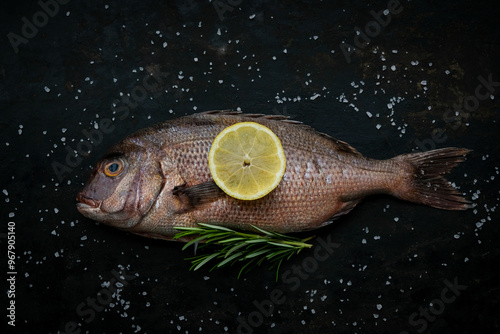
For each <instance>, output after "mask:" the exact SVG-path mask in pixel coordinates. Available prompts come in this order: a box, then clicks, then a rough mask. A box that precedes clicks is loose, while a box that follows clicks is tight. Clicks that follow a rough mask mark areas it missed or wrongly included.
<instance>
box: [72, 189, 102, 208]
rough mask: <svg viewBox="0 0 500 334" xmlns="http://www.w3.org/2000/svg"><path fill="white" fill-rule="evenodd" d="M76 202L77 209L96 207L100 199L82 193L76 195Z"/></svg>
mask: <svg viewBox="0 0 500 334" xmlns="http://www.w3.org/2000/svg"><path fill="white" fill-rule="evenodd" d="M76 200H77V201H78V203H77V204H76V206H77V207H78V208H79V209H91V208H92V209H97V208H98V207H99V206H100V201H96V200H93V199H92V198H89V197H86V196H85V195H83V194H82V193H80V194H78V195H77V196H76Z"/></svg>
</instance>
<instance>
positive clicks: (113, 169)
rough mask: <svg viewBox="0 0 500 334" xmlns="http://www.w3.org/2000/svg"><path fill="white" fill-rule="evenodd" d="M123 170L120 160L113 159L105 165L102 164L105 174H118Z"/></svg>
mask: <svg viewBox="0 0 500 334" xmlns="http://www.w3.org/2000/svg"><path fill="white" fill-rule="evenodd" d="M122 171H123V162H121V161H120V160H113V161H111V162H108V163H107V164H106V166H104V174H106V175H107V176H111V177H114V176H118V175H120V173H121V172H122Z"/></svg>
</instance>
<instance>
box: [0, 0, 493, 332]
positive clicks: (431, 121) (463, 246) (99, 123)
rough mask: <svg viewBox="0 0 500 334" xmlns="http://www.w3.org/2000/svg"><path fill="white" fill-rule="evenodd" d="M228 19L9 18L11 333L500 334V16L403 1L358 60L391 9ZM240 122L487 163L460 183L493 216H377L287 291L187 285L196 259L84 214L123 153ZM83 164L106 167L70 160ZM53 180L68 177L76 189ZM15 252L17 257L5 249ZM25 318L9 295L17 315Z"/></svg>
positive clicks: (85, 8)
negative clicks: (179, 127) (172, 131)
mask: <svg viewBox="0 0 500 334" xmlns="http://www.w3.org/2000/svg"><path fill="white" fill-rule="evenodd" d="M228 3H229V2H226V1H215V2H213V3H209V2H199V3H198V2H195V1H178V2H162V1H137V2H133V1H121V2H119V1H111V2H99V1H91V2H78V1H69V2H68V3H67V4H64V5H59V6H58V7H59V8H58V9H57V10H55V9H54V7H52V14H53V15H52V16H49V15H46V16H45V17H46V18H47V20H46V21H47V22H44V21H43V20H44V16H43V15H38V16H37V13H38V12H39V11H41V10H42V7H41V6H40V4H38V3H37V2H35V1H18V2H5V3H3V4H2V10H1V11H0V27H1V33H2V44H1V49H0V50H1V52H0V110H1V111H2V116H3V117H2V119H1V121H0V126H1V131H0V145H2V154H1V160H0V162H1V164H0V180H1V181H0V182H1V186H0V188H1V189H2V191H3V192H2V193H1V194H0V196H2V199H1V201H2V206H1V209H0V210H1V212H0V215H1V217H2V223H3V226H4V229H3V230H2V232H1V233H7V230H6V227H5V226H6V224H7V222H8V221H12V222H15V224H16V245H15V246H16V249H15V251H16V271H17V281H16V291H15V292H16V296H15V301H16V327H15V328H12V327H10V326H8V325H7V324H6V323H7V318H6V317H5V316H4V320H3V321H2V322H3V323H2V326H4V324H5V326H8V330H9V332H13V333H33V332H39V333H48V332H52V333H55V332H58V331H60V332H64V331H65V327H66V326H67V328H69V327H71V325H72V323H71V322H75V323H78V324H77V325H76V326H77V329H78V330H81V332H82V333H87V332H88V333H132V332H139V333H157V332H167V333H170V332H180V333H186V332H188V333H198V332H201V333H221V332H226V331H227V332H230V333H235V332H238V330H239V331H240V332H243V333H245V332H250V330H249V329H251V330H253V332H254V333H288V332H303V333H318V332H326V331H328V332H332V331H333V332H357V333H375V332H376V333H400V332H401V331H407V332H410V333H417V332H419V333H422V332H427V333H497V332H500V329H499V328H500V324H499V321H498V313H499V309H500V307H499V306H500V305H499V303H500V301H499V298H500V293H499V283H498V281H499V278H500V277H499V274H498V273H497V267H498V263H499V262H500V261H499V260H500V252H499V248H498V239H499V234H500V228H499V227H498V221H499V219H498V218H499V214H498V205H499V190H498V189H499V187H498V177H499V175H498V173H499V165H498V161H500V152H499V145H498V142H499V140H500V135H499V126H498V121H499V104H498V91H499V90H500V84H498V83H497V82H498V81H500V68H499V65H498V55H499V54H500V45H499V42H498V36H499V35H500V29H499V25H498V13H499V9H498V5H496V4H493V2H491V3H488V2H475V1H465V0H464V1H459V2H451V1H445V2H443V1H441V2H438V1H411V2H406V1H402V2H401V5H402V10H401V11H400V12H398V13H397V14H391V20H390V22H389V20H388V18H387V17H383V18H382V19H381V20H382V23H383V25H385V27H382V28H381V29H380V31H379V32H378V34H377V33H376V32H377V31H375V30H373V31H371V32H368V33H370V34H371V35H372V37H370V39H371V42H370V44H369V45H360V47H358V49H359V50H358V51H356V52H354V53H352V54H350V56H349V57H350V62H349V61H347V59H346V57H345V56H344V54H343V52H342V49H341V43H342V42H345V43H348V44H350V45H355V41H354V39H355V36H356V32H355V30H354V29H355V27H360V29H361V30H362V31H365V25H366V24H367V23H369V22H370V21H372V20H374V16H373V15H372V14H371V13H370V11H372V10H373V11H374V13H375V16H377V13H378V12H380V11H381V10H383V9H385V8H387V7H388V2H387V1H377V2H372V3H370V4H369V5H368V4H365V3H364V2H361V1H355V2H344V3H341V2H335V3H329V2H325V3H316V2H307V1H285V2H274V1H269V2H267V1H258V2H254V1H241V2H240V3H239V4H237V5H235V3H238V1H234V2H232V3H233V4H232V5H229V4H228ZM223 4H226V6H227V7H225V8H226V11H225V12H224V13H221V9H220V8H222V7H218V8H219V13H218V11H217V10H216V8H215V7H216V6H222V5H223ZM214 5H216V6H214ZM397 8H398V9H400V8H401V7H397ZM49 11H50V9H49ZM34 15H35V20H39V21H38V23H39V25H40V27H39V28H38V29H37V31H36V33H35V32H34V31H29V29H28V30H26V29H25V31H24V33H28V34H29V33H31V35H32V36H28V37H29V38H26V43H24V44H20V45H19V47H18V50H17V51H18V52H17V53H16V52H15V50H14V48H13V47H12V45H11V43H10V42H9V38H8V34H9V33H14V34H17V35H19V36H22V34H23V31H22V30H23V24H25V21H30V22H33V16H34ZM23 17H26V20H25V21H23V20H22V18H23ZM40 20H41V21H40ZM384 20H385V21H384ZM368 28H370V26H369V27H368ZM372 28H373V29H375V28H376V25H372ZM10 36H11V38H12V35H10ZM361 36H363V35H361ZM23 38H24V37H23ZM361 42H362V41H361ZM344 47H345V44H344ZM150 73H152V74H154V76H150ZM487 81H490V82H493V83H491V84H489V85H487V86H488V87H487V88H485V87H484V82H487ZM488 92H489V94H488ZM488 95H491V97H490V96H488ZM464 102H465V103H466V105H465V107H464ZM476 102H477V103H476ZM113 104H115V105H114V106H113ZM228 108H234V109H235V108H241V109H242V110H244V111H245V112H250V113H267V114H287V115H292V116H294V118H295V119H297V120H300V121H303V122H305V123H306V124H308V125H311V126H313V127H314V128H316V129H317V130H318V131H321V132H325V133H327V134H330V135H332V136H334V137H336V138H338V139H340V140H344V141H346V142H348V143H349V144H351V145H352V146H353V147H355V148H357V149H358V150H359V151H360V152H361V153H362V154H363V155H365V156H367V157H371V158H379V159H382V158H388V157H391V156H394V155H397V154H400V153H405V152H410V151H412V150H414V149H417V148H418V147H420V149H429V148H431V147H432V146H435V147H446V146H456V147H467V148H471V149H473V150H474V152H473V153H472V154H471V155H470V156H469V158H468V160H467V161H466V162H465V163H463V164H461V165H460V166H459V167H458V168H457V169H456V170H455V171H454V172H453V173H452V175H450V180H452V181H454V182H455V184H456V185H458V186H460V190H461V191H463V192H464V193H465V194H466V195H467V197H468V198H470V199H472V200H473V201H474V202H475V203H476V205H477V206H476V208H475V209H473V210H469V211H465V212H450V211H442V210H437V209H433V208H428V207H424V206H420V205H415V204H411V203H406V202H401V201H398V200H395V199H393V198H390V197H383V196H381V197H372V198H369V199H367V200H366V201H364V202H362V203H361V204H360V205H359V206H358V207H357V208H356V210H354V211H353V212H352V213H350V214H349V215H346V216H344V217H342V218H341V219H340V220H338V221H337V222H336V223H335V224H332V225H330V226H329V227H327V228H324V229H322V230H320V232H318V238H317V239H316V241H315V246H314V247H313V250H311V252H309V253H307V252H304V253H301V254H300V255H299V256H298V257H295V258H294V259H292V260H291V261H290V262H288V263H286V265H284V266H283V268H282V269H281V275H280V279H279V281H278V282H277V283H276V282H275V281H274V272H271V271H267V270H265V268H262V270H257V271H254V272H252V273H250V274H249V275H247V276H245V277H244V278H243V279H240V280H237V279H236V278H235V277H236V274H237V270H232V269H231V268H228V269H224V270H220V271H213V272H208V271H207V270H200V271H197V272H189V271H188V269H189V263H188V262H186V261H184V260H183V258H184V257H186V256H188V255H190V254H191V253H190V252H188V251H185V252H182V251H181V249H180V248H181V245H179V244H176V243H169V242H165V241H155V240H149V239H146V238H141V237H138V236H134V235H131V234H128V233H125V232H121V231H118V230H116V229H113V228H110V227H107V226H103V225H97V224H95V223H93V222H92V221H89V220H87V219H85V218H84V217H82V216H81V215H80V214H79V213H78V212H77V210H76V208H75V200H74V198H75V195H76V193H77V192H78V191H79V190H80V189H81V187H82V183H83V182H84V181H85V180H86V178H87V177H88V175H89V174H90V168H91V166H92V165H94V164H95V162H96V161H97V160H98V159H99V158H100V156H101V155H102V154H104V152H105V151H106V150H107V149H108V148H109V147H111V146H112V145H113V144H115V143H116V142H118V141H119V140H120V139H122V138H123V137H124V136H126V135H128V134H130V133H132V132H133V131H135V130H137V129H140V128H143V127H146V126H149V125H152V124H154V123H156V122H160V121H163V120H167V119H172V118H174V117H179V116H183V115H185V114H192V113H194V112H199V111H204V110H211V109H228ZM454 108H455V109H457V108H458V109H460V110H457V111H453V110H451V109H454ZM450 110H451V111H450ZM96 128H98V129H99V130H100V132H99V133H100V135H98V134H96V133H97V131H94V130H96ZM92 135H93V136H94V137H91V138H93V143H91V142H90V141H87V140H88V137H89V136H92ZM81 140H84V141H87V142H86V143H87V144H86V145H87V146H86V147H84V144H79V143H80V141H81ZM78 145H80V146H78ZM78 147H79V148H80V149H81V151H82V152H83V151H84V150H85V149H87V150H90V151H91V152H90V153H89V154H86V153H85V154H80V155H79V157H76V158H75V157H71V159H69V160H68V161H66V160H67V156H68V151H70V152H72V151H73V150H75V149H78ZM80 158H81V159H80ZM56 163H58V164H60V165H57V164H56ZM55 165H56V166H59V168H64V169H61V170H60V171H59V175H58V174H57V173H56V172H55V171H54V166H55ZM70 165H71V166H70ZM62 166H66V167H62ZM329 242H330V243H334V244H333V245H330V248H328V247H327V246H325V245H327V244H328V243H329ZM0 243H1V245H2V249H3V252H5V253H4V254H6V248H7V246H6V244H7V239H6V235H5V234H2V237H1V238H0ZM316 249H317V251H315V250H316ZM328 250H330V251H332V252H333V253H332V254H330V253H329V252H328ZM3 258H4V260H2V261H3V263H6V261H7V259H6V256H3ZM121 267H124V268H125V275H126V276H125V278H128V279H127V280H124V281H123V282H124V283H122V285H121V286H119V287H118V289H119V293H118V294H114V295H113V296H112V297H111V302H110V301H109V299H106V298H107V296H108V291H110V290H113V289H110V288H106V286H107V285H108V283H110V281H112V280H114V276H115V270H118V271H119V270H120V268H121ZM2 268H5V267H2ZM5 270H6V271H7V269H5ZM130 275H134V276H133V277H135V279H131V278H130ZM5 276H7V275H5ZM445 280H446V281H445ZM4 282H5V281H4ZM453 283H455V285H458V288H457V287H455V288H454V289H451V288H449V287H448V285H453ZM111 285H112V286H114V284H113V282H111ZM6 290H7V288H5V290H4V291H6ZM453 291H455V293H454V292H453ZM100 292H101V293H102V294H103V295H102V297H101V296H99V298H100V300H101V303H99V302H98V301H97V302H96V303H97V304H95V305H94V308H92V306H90V305H91V304H92V298H96V297H98V294H99V293H100ZM268 300H273V307H272V310H270V307H269V303H268V302H266V301H268ZM8 302H9V299H8V298H6V296H4V297H3V299H2V305H3V306H4V310H5V309H6V307H7V305H8V304H7V303H8ZM431 302H433V303H434V308H431V309H430V310H429V303H431ZM102 304H104V306H103V305H102ZM261 305H265V309H262V308H261ZM90 309H93V310H94V311H92V312H90V311H89V310H90ZM426 309H427V311H426ZM270 311H272V312H270ZM432 311H434V314H433V313H432ZM5 312H6V311H5ZM78 313H80V314H78ZM269 313H272V315H271V314H269ZM238 319H239V320H238ZM243 319H244V320H243ZM243 321H245V322H246V323H247V324H248V325H247V326H245V327H243V325H241V323H242V322H243ZM68 324H69V325H68ZM250 326H252V327H250ZM68 332H69V331H68ZM77 332H78V331H77Z"/></svg>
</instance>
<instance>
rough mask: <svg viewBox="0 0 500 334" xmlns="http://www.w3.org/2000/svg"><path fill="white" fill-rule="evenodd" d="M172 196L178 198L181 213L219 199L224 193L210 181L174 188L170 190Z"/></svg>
mask: <svg viewBox="0 0 500 334" xmlns="http://www.w3.org/2000/svg"><path fill="white" fill-rule="evenodd" d="M172 194H173V195H174V196H178V197H179V200H180V201H181V203H182V210H181V212H186V211H189V210H193V209H195V208H196V207H198V206H199V205H202V204H205V203H209V202H212V201H214V200H216V199H218V198H220V197H221V196H222V195H224V192H223V191H222V190H221V189H220V188H219V186H217V184H215V182H214V181H213V180H211V181H207V182H203V183H200V184H196V185H193V186H187V185H186V184H183V185H181V186H176V187H175V188H174V189H172Z"/></svg>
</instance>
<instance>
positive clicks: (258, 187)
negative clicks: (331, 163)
mask: <svg viewBox="0 0 500 334" xmlns="http://www.w3.org/2000/svg"><path fill="white" fill-rule="evenodd" d="M208 165H209V167H210V173H211V174H212V177H213V179H214V181H215V183H216V184H217V185H218V186H219V187H220V188H221V189H222V190H223V191H224V192H225V193H226V194H228V195H229V196H232V197H234V198H237V199H242V200H255V199H258V198H261V197H264V196H265V195H267V194H269V193H270V192H271V191H272V190H273V189H274V188H276V186H278V184H279V183H280V181H281V178H282V177H283V174H284V173H285V166H286V159H285V152H284V151H283V147H282V146H281V142H280V140H279V138H278V137H277V136H276V135H275V134H274V133H273V132H272V131H271V130H270V129H269V128H267V127H265V126H264V125H261V124H259V123H254V122H242V123H236V124H234V125H231V126H229V127H227V128H226V129H224V130H223V131H222V132H221V133H219V135H218V136H217V137H216V138H215V140H214V142H213V144H212V147H211V148H210V152H209V154H208Z"/></svg>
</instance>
